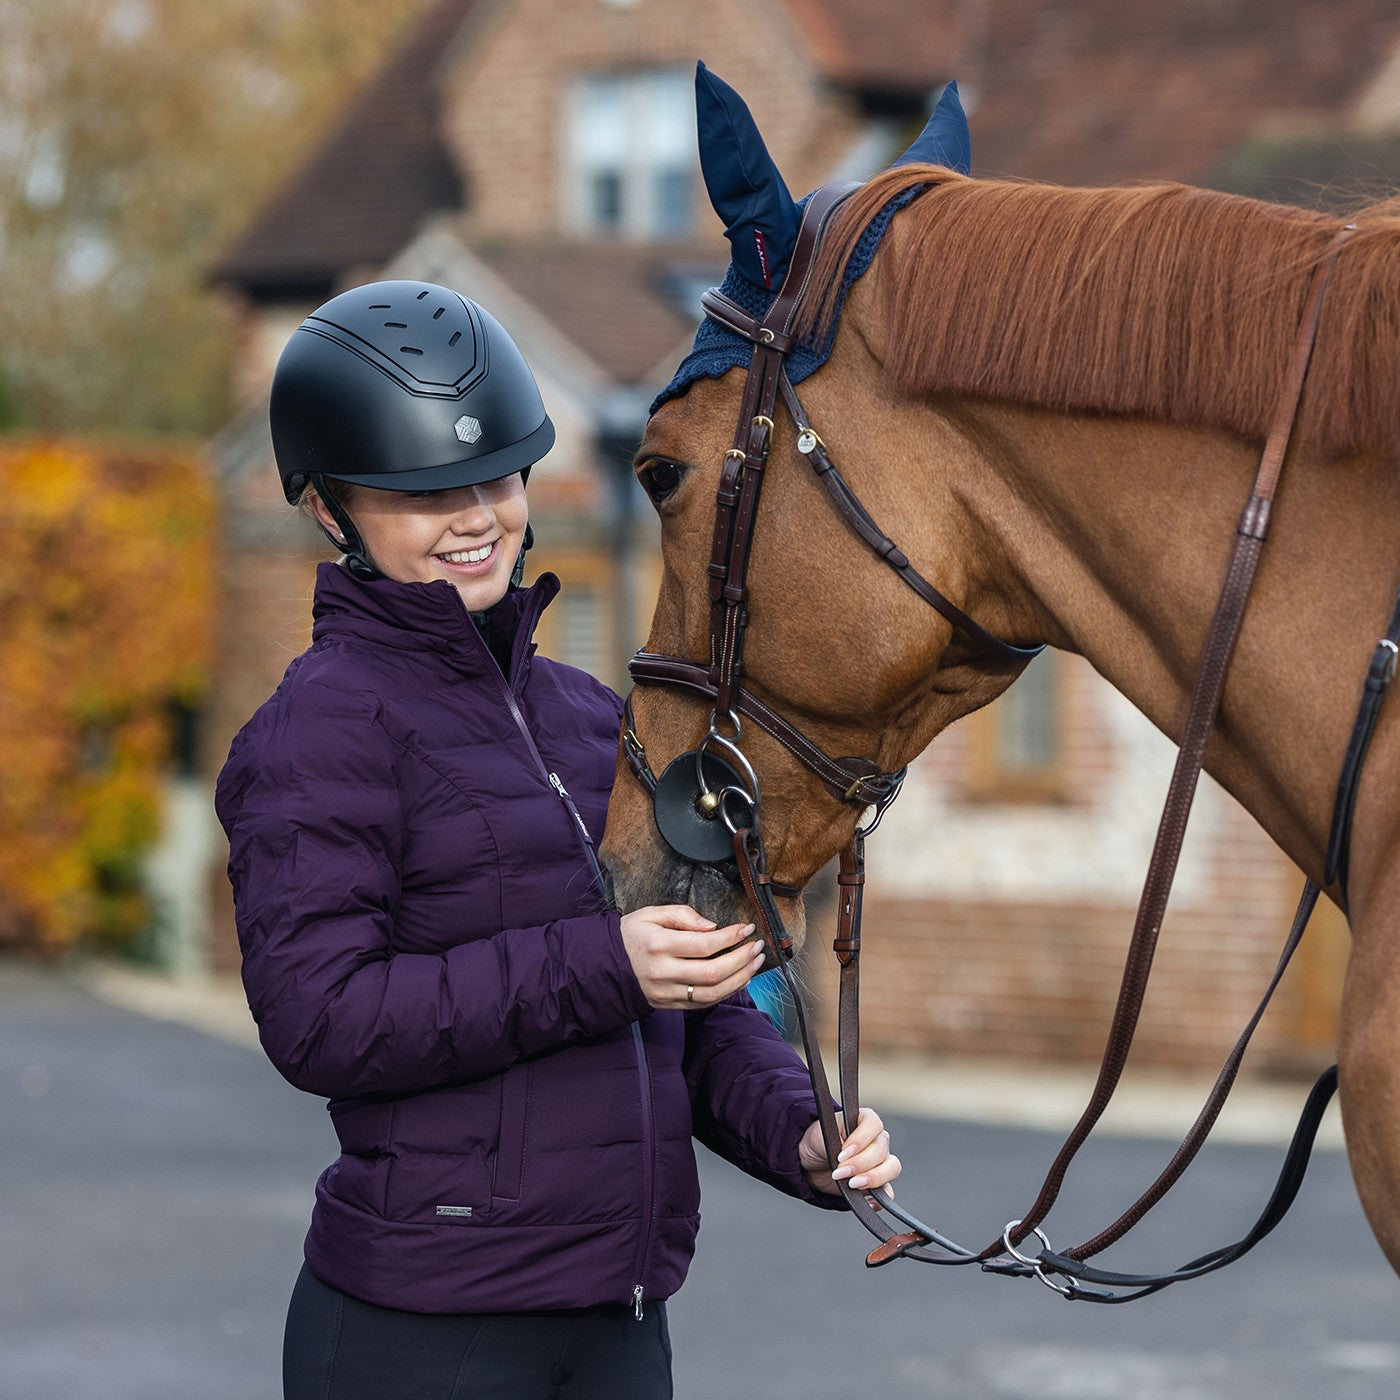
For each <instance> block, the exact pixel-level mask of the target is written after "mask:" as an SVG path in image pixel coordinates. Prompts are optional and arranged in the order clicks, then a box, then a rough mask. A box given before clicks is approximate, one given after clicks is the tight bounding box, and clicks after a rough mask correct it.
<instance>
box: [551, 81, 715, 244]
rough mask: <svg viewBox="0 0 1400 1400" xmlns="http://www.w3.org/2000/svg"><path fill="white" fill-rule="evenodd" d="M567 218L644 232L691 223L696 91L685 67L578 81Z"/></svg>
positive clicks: (586, 225) (575, 223) (583, 229)
mask: <svg viewBox="0 0 1400 1400" xmlns="http://www.w3.org/2000/svg"><path fill="white" fill-rule="evenodd" d="M565 127H566V139H565V147H564V149H565V152H566V160H567V165H566V168H565V171H564V187H565V205H564V208H565V218H566V220H567V222H568V224H569V226H570V227H571V228H572V229H573V230H574V231H575V232H578V233H584V234H593V235H604V234H619V235H622V236H624V237H628V238H637V239H656V240H661V239H672V238H685V237H688V236H689V234H690V233H691V230H692V223H693V211H692V193H693V189H694V179H693V174H692V172H693V170H694V168H695V95H694V91H693V88H692V84H691V79H690V75H689V74H688V73H686V72H682V71H677V70H671V69H660V70H654V71H651V72H642V73H619V74H606V75H592V76H589V77H582V78H578V79H576V80H575V82H574V84H573V86H572V88H571V89H570V92H569V97H568V100H567V103H566V109H565Z"/></svg>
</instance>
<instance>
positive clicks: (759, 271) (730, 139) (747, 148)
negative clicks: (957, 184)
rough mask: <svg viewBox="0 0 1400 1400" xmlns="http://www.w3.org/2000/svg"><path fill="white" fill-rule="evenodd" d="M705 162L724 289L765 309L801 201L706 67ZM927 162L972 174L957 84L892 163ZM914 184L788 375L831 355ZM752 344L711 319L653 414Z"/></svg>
mask: <svg viewBox="0 0 1400 1400" xmlns="http://www.w3.org/2000/svg"><path fill="white" fill-rule="evenodd" d="M695 87H696V108H697V114H698V130H699V139H700V164H701V169H702V171H703V173H704V176H705V186H706V188H707V189H708V191H709V194H710V200H711V202H712V203H713V204H714V206H715V210H716V212H717V213H718V214H719V216H720V217H721V218H722V219H723V220H724V221H725V236H726V237H727V238H728V239H729V241H730V245H731V248H732V250H733V252H732V256H731V261H730V264H729V270H728V271H727V272H726V273H725V277H724V281H723V282H722V283H721V284H720V290H721V291H722V292H724V293H725V294H726V295H727V296H730V297H732V298H733V299H734V300H735V301H736V302H738V304H739V305H740V306H742V307H743V308H744V310H745V311H747V312H748V313H749V314H750V315H752V316H756V317H759V318H760V319H761V318H762V317H763V316H764V315H766V314H767V312H768V308H769V307H770V306H772V304H773V302H774V300H775V299H776V297H777V294H778V288H779V287H780V286H781V284H782V278H783V273H784V272H786V271H787V265H788V259H789V255H790V254H791V251H792V247H793V244H794V243H795V242H796V239H797V227H798V224H799V223H800V222H801V217H802V206H803V205H805V204H806V200H805V199H804V200H803V201H802V203H801V204H798V203H795V202H794V201H793V199H792V197H791V195H790V194H789V193H788V190H787V186H786V185H785V184H784V183H783V179H782V176H781V175H779V174H778V170H777V167H776V166H775V165H774V164H773V161H772V158H771V157H770V156H769V154H768V151H767V149H766V148H765V146H764V144H763V138H762V137H761V136H760V135H759V133H758V128H757V126H756V125H755V123H754V120H753V117H752V115H751V114H750V113H749V110H748V107H747V106H746V105H745V104H744V101H743V99H742V98H741V97H740V96H739V95H738V93H736V92H735V91H734V90H733V89H732V88H730V87H729V86H728V85H727V84H725V83H723V82H721V81H720V80H719V79H718V78H716V77H715V76H714V74H713V73H711V72H710V71H709V70H708V69H707V68H706V67H705V65H704V64H703V63H702V64H699V65H698V66H697V68H696V74H695ZM913 161H927V162H930V163H932V164H937V165H944V166H947V167H949V168H950V169H953V170H959V171H961V172H962V173H963V174H967V173H968V169H969V166H970V163H971V150H970V143H969V138H968V134H967V118H966V117H965V115H964V114H963V109H962V104H961V103H960V102H959V100H958V86H957V84H956V83H949V84H948V86H947V87H946V88H945V89H944V90H943V96H942V97H941V98H940V99H939V102H938V105H937V107H936V108H935V109H934V112H933V115H932V116H931V117H930V118H929V121H928V124H927V125H926V126H925V127H924V129H923V131H922V132H921V133H920V134H919V136H918V138H917V139H916V140H915V142H914V144H913V145H912V146H910V147H909V149H908V150H907V151H906V152H905V153H904V154H903V155H902V156H901V157H900V158H899V159H898V160H897V161H895V165H906V164H909V163H910V162H913ZM923 188H924V187H923V186H921V185H920V186H915V187H914V188H913V189H909V190H905V191H904V192H903V193H902V194H900V195H897V196H896V197H895V198H894V199H892V200H891V201H890V202H889V203H888V204H887V205H885V207H884V208H883V209H882V210H881V211H880V212H879V213H878V214H877V215H876V216H875V218H874V219H873V220H872V221H871V222H870V224H869V226H868V227H867V228H866V230H865V232H864V233H863V234H862V235H861V237H860V240H859V242H857V244H856V246H855V250H854V252H853V253H852V255H851V258H850V260H849V261H848V262H847V264H846V270H845V275H844V276H843V278H842V281H841V288H840V291H839V292H838V294H837V299H836V314H835V315H834V316H833V317H832V321H831V329H830V331H829V332H828V334H827V336H826V338H825V340H824V341H823V342H822V344H820V345H805V344H799V345H798V346H797V347H796V348H795V349H794V350H793V351H792V352H791V353H790V354H789V355H788V356H787V360H786V368H787V373H788V378H789V379H790V380H791V381H792V382H793V383H794V384H800V383H801V382H802V381H803V380H804V379H806V378H807V376H808V375H810V374H814V373H815V372H816V371H817V370H819V369H820V368H821V367H822V365H824V364H825V363H826V361H827V357H828V356H829V355H830V354H831V346H832V343H833V342H834V340H835V339H836V324H837V322H838V321H839V320H840V318H841V308H842V306H843V305H844V303H845V299H846V293H847V291H849V290H850V287H851V284H852V283H853V282H855V280H856V279H857V278H858V277H861V276H862V275H863V274H864V273H865V272H866V271H867V270H868V269H869V267H870V264H871V262H872V260H873V259H874V257H875V251H876V249H877V248H879V246H880V241H881V240H882V239H883V238H884V236H885V233H886V232H887V230H888V229H889V226H890V220H891V219H892V218H893V217H894V216H895V215H896V214H897V213H898V212H899V211H900V210H901V209H903V208H904V207H905V205H907V204H910V203H911V202H912V201H913V200H914V199H915V198H916V197H917V196H918V195H919V194H920V193H921V192H922V190H923ZM752 352H753V346H752V345H751V344H750V343H749V341H747V340H745V339H744V338H743V337H742V336H739V335H736V334H735V333H734V332H733V331H730V330H726V329H725V328H724V327H723V326H721V325H719V324H718V322H715V321H712V320H711V319H710V318H709V317H708V316H707V317H706V318H705V319H704V320H703V321H702V322H701V323H700V328H699V330H698V331H696V333H695V341H694V343H693V345H692V346H691V350H690V354H688V355H687V356H686V357H685V359H684V360H682V361H681V364H680V367H679V368H678V369H677V370H676V373H675V376H674V377H673V378H672V380H671V382H670V383H669V384H668V385H667V386H666V387H665V388H664V389H663V390H662V391H661V392H660V393H659V394H658V395H657V396H656V399H655V400H654V401H653V403H652V405H651V409H650V411H651V412H652V413H655V412H656V410H657V409H658V408H659V407H660V406H661V405H662V404H663V403H665V402H666V401H667V400H668V399H673V398H676V397H678V396H679V395H680V394H683V393H684V392H685V391H686V390H687V389H688V388H689V387H690V386H691V385H692V384H693V383H694V382H695V381H696V380H697V379H706V378H710V379H716V378H718V377H719V376H720V375H722V374H725V373H727V372H728V371H729V370H731V369H734V368H735V367H736V366H747V365H748V363H749V359H750V357H751V355H752Z"/></svg>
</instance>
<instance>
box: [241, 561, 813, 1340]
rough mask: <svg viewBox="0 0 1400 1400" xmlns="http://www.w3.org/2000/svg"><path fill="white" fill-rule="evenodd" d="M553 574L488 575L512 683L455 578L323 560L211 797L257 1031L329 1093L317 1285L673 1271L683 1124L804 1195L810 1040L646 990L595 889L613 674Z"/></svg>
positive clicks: (673, 1281)
mask: <svg viewBox="0 0 1400 1400" xmlns="http://www.w3.org/2000/svg"><path fill="white" fill-rule="evenodd" d="M557 592H558V582H557V580H555V579H554V578H553V577H552V576H551V575H545V576H544V577H543V578H541V580H540V581H539V582H538V583H536V584H535V585H534V586H533V587H531V588H528V589H524V590H522V591H520V592H517V593H513V594H511V595H509V597H508V598H507V600H506V601H505V603H504V604H503V605H502V607H503V608H504V609H506V610H507V613H508V614H509V613H511V612H513V614H514V617H513V619H511V618H510V617H508V618H507V622H508V623H510V622H512V621H513V626H514V641H513V649H512V652H511V657H510V668H509V684H507V682H506V680H505V679H504V678H503V676H502V674H501V671H500V669H499V668H498V667H497V665H496V663H495V662H494V661H493V660H492V658H491V654H490V652H489V651H488V649H487V646H486V644H485V642H484V641H483V640H482V638H481V636H480V634H479V633H478V631H477V629H476V627H475V626H474V625H473V623H472V621H471V619H470V617H469V616H468V614H467V612H466V610H465V608H464V607H463V606H462V603H461V601H460V598H459V595H458V594H457V591H456V590H455V589H454V588H453V587H452V585H451V584H449V583H446V582H438V583H429V584H418V583H412V584H400V583H394V582H391V581H389V580H386V579H379V580H375V581H374V582H370V583H365V582H362V581H360V580H358V579H356V578H354V577H353V576H352V575H351V574H350V573H348V572H347V571H346V570H344V569H343V568H341V567H340V566H338V565H334V564H323V565H322V566H321V568H320V571H319V574H318V578H317V587H316V606H315V629H314V634H313V637H314V640H313V644H312V646H311V648H310V650H309V651H307V652H306V653H305V654H304V655H302V656H300V657H298V658H297V660H295V661H294V662H293V663H292V665H291V666H290V667H289V668H288V671H287V674H286V676H285V678H284V679H283V681H282V684H281V685H280V686H279V687H278V690H277V692H276V694H275V695H273V697H272V698H271V699H270V700H269V701H268V702H267V703H266V704H265V705H263V707H262V708H261V709H260V710H259V711H258V712H257V714H256V715H254V716H253V718H252V720H251V721H250V722H249V723H248V724H247V726H246V727H245V728H244V729H243V730H242V732H241V733H240V734H239V735H238V737H237V738H236V739H235V740H234V742H233V747H232V749H231V751H230V753H229V759H228V763H227V764H226V765H225V767H224V771H223V773H222V774H221V775H220V778H219V784H218V791H217V806H218V812H219V819H220V821H222V823H223V825H224V829H225V831H226V832H227V833H228V837H229V844H230V859H229V878H230V879H231V880H232V882H233V888H234V897H235V903H236V906H237V914H238V933H239V940H240V942H241V944H242V948H243V980H244V985H245V987H246V989H247V992H248V999H249V1003H250V1005H251V1007H252V1011H253V1015H254V1017H255V1018H256V1020H257V1023H258V1027H259V1031H260V1034H261V1037H262V1043H263V1046H264V1048H265V1049H266V1051H267V1054H268V1056H269V1057H270V1058H271V1060H272V1062H273V1064H274V1065H276V1066H277V1068H278V1069H279V1070H280V1071H281V1072H282V1074H283V1075H285V1076H286V1078H287V1079H289V1080H290V1081H291V1082H292V1083H293V1084H295V1085H296V1086H297V1087H298V1088H301V1089H305V1090H307V1091H308V1092H310V1093H313V1094H320V1095H324V1096H325V1097H327V1098H328V1099H329V1100H330V1104H329V1109H330V1113H331V1118H332V1120H333V1121H334V1124H335V1128H336V1132H337V1134H338V1135H339V1138H340V1145H341V1156H340V1159H339V1160H338V1161H336V1162H335V1163H333V1164H332V1165H331V1166H330V1167H329V1168H328V1169H327V1170H326V1172H325V1173H324V1174H323V1175H322V1177H321V1179H320V1181H319V1183H318V1184H317V1190H316V1205H315V1210H314V1212H313V1215H312V1220H311V1228H310V1232H309V1234H308V1235H307V1240H306V1258H307V1262H308V1264H309V1265H310V1267H311V1269H312V1271H313V1272H314V1273H315V1274H316V1275H317V1276H318V1277H320V1278H321V1279H322V1280H324V1281H325V1282H326V1283H329V1284H331V1285H333V1286H334V1287H337V1288H340V1289H342V1290H343V1291H344V1292H346V1293H349V1294H352V1295H354V1296H356V1297H359V1298H363V1299H366V1300H368V1301H369V1302H372V1303H378V1304H381V1305H383V1306H387V1307H394V1308H402V1309H410V1310H413V1311H419V1312H504V1311H518V1310H530V1309H541V1308H563V1307H585V1306H591V1305H594V1304H598V1303H639V1302H640V1301H641V1300H642V1299H644V1298H645V1299H660V1298H666V1297H668V1296H669V1295H670V1294H672V1293H674V1292H675V1290H676V1289H677V1288H679V1287H680V1284H681V1282H682V1280H683V1279H684V1277H685V1272H686V1268H687V1265H688V1263H689V1261H690V1257H691V1254H692V1252H693V1249H694V1241H695V1233H696V1228H697V1226H698V1223H699V1186H698V1182H697V1178H696V1169H695V1157H694V1150H693V1147H692V1144H691V1137H692V1134H693V1135H694V1136H695V1137H697V1138H699V1139H700V1141H701V1142H703V1143H705V1144H706V1145H707V1146H709V1147H711V1148H713V1149H714V1150H715V1151H717V1152H719V1153H721V1154H722V1155H723V1156H725V1157H727V1158H728V1159H729V1160H730V1161H732V1162H734V1163H735V1164H737V1165H738V1166H739V1167H741V1168H742V1169H743V1170H745V1171H746V1172H749V1173H750V1174H751V1175H753V1176H756V1177H759V1178H760V1179H762V1180H764V1181H767V1182H770V1183H772V1184H773V1185H775V1186H777V1187H779V1188H780V1189H782V1190H784V1191H787V1192H788V1193H790V1194H792V1195H795V1196H800V1197H803V1198H804V1199H807V1200H810V1201H813V1202H814V1203H816V1204H821V1205H838V1206H839V1204H840V1203H839V1200H838V1199H837V1198H832V1197H827V1196H821V1195H818V1194H817V1193H814V1192H813V1191H812V1190H811V1188H810V1187H809V1186H808V1185H807V1182H806V1180H805V1178H804V1177H803V1175H802V1172H801V1170H800V1168H799V1166H798V1161H797V1141H798V1138H799V1137H800V1136H801V1134H802V1131H803V1130H804V1129H805V1128H806V1126H807V1125H808V1124H809V1123H810V1122H811V1120H812V1118H813V1117H814V1115H815V1110H814V1106H813V1102H812V1094H811V1087H810V1084H809V1083H808V1080H807V1076H806V1072H805V1070H804V1069H803V1068H802V1065H801V1062H800V1061H799V1060H798V1059H797V1057H796V1056H795V1055H794V1054H793V1052H792V1051H791V1050H790V1048H789V1047H788V1046H787V1045H786V1044H785V1043H784V1042H783V1041H782V1039H781V1038H780V1037H779V1036H778V1034H777V1033H776V1031H775V1030H774V1029H773V1027H772V1026H771V1024H770V1022H769V1021H768V1019H767V1018H766V1017H765V1016H764V1015H763V1014H762V1013H761V1012H759V1011H756V1010H755V1009H754V1008H753V1006H752V1003H751V1002H750V1001H749V999H748V997H747V996H743V995H741V996H739V997H737V998H734V999H733V1000H732V1001H730V1002H727V1003H723V1004H721V1005H719V1006H717V1007H714V1008H713V1009H711V1010H709V1011H702V1012H693V1013H689V1014H682V1013H680V1012H674V1011H666V1012H661V1011H653V1010H652V1009H651V1008H650V1007H649V1006H648V1004H647V1002H646V999H645V998H644V997H643V995H642V992H641V989H640V987H639V986H638V983H637V980H636V978H635V976H634V975H633V973H632V969H631V965H630V963H629V962H628V959H627V955H626V953H625V951H624V949H623V945H622V939H621V935H620V932H619V920H618V916H617V914H615V913H610V912H606V911H605V909H604V904H603V900H602V898H601V896H600V893H599V888H598V882H597V880H596V878H595V874H594V871H595V868H596V867H595V866H594V864H593V862H592V859H591V850H590V848H589V847H588V846H587V845H586V843H585V839H584V835H583V829H584V828H585V827H586V829H587V830H588V831H591V832H594V833H599V832H601V830H602V827H603V819H604V816H605V813H606V810H607V801H608V791H609V788H610V785H611V782H612V773H613V763H614V758H615V754H616V745H617V733H618V728H619V722H618V716H619V705H618V700H617V697H616V696H615V695H613V694H612V692H611V691H609V690H608V689H607V688H606V687H604V686H603V685H600V684H599V683H598V682H597V681H594V680H593V679H592V678H590V677H589V676H587V675H585V674H584V673H583V672H581V671H576V670H574V669H572V668H571V667H568V666H562V665H559V664H557V663H555V662H552V661H549V660H547V659H545V658H544V657H539V656H536V655H535V648H534V646H533V644H532V643H531V641H530V636H531V633H532V631H533V629H534V626H535V623H536V621H537V619H538V617H539V614H540V612H541V611H542V610H543V608H544V607H545V605H546V604H547V603H548V602H549V600H550V599H551V598H552V597H553V596H554V595H555V593H557Z"/></svg>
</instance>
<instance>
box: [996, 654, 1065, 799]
mask: <svg viewBox="0 0 1400 1400" xmlns="http://www.w3.org/2000/svg"><path fill="white" fill-rule="evenodd" d="M1055 679H1056V677H1055V654H1054V652H1052V651H1043V652H1041V654H1040V655H1039V656H1038V657H1036V659H1035V660H1034V661H1032V662H1031V664H1030V665H1029V666H1027V667H1026V670H1025V672H1024V674H1023V675H1021V676H1020V678H1019V679H1018V680H1017V681H1016V683H1015V684H1014V685H1013V686H1012V687H1011V689H1010V690H1008V691H1007V692H1006V694H1005V695H1003V696H1002V697H1001V699H1000V700H998V701H997V702H996V721H997V749H998V758H999V760H1000V765H1001V767H1002V768H1004V769H1007V770H1012V771H1016V770H1019V771H1022V772H1024V771H1025V770H1027V769H1043V768H1049V767H1051V766H1052V765H1053V764H1054V763H1055V761H1056V759H1057V758H1058V756H1059V729H1060V717H1059V705H1058V697H1057V693H1056V691H1057V687H1056V684H1055Z"/></svg>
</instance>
